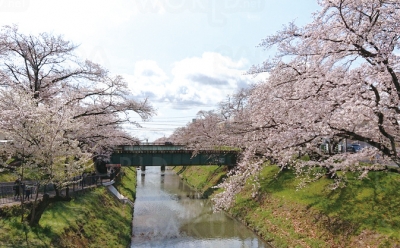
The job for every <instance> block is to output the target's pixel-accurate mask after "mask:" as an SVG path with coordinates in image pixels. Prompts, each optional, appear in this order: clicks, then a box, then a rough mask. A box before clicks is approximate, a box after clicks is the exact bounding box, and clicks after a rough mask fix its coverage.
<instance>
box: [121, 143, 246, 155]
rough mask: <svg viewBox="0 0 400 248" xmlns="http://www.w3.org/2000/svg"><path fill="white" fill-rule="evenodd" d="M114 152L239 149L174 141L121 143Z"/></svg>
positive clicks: (226, 150)
mask: <svg viewBox="0 0 400 248" xmlns="http://www.w3.org/2000/svg"><path fill="white" fill-rule="evenodd" d="M114 150H115V152H117V153H118V152H136V151H186V152H192V151H195V150H198V151H200V152H201V151H215V152H239V151H240V149H238V148H233V147H222V146H220V147H218V146H209V147H201V148H197V149H196V148H195V147H190V146H187V145H185V144H176V143H174V144H173V143H169V142H166V143H144V144H137V145H121V146H118V147H116V148H115V149H114Z"/></svg>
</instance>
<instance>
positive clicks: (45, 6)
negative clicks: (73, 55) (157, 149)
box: [0, 0, 319, 141]
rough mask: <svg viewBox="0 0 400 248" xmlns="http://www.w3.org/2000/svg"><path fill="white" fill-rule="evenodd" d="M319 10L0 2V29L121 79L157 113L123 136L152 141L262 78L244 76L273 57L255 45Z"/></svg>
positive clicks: (260, 3)
mask: <svg viewBox="0 0 400 248" xmlns="http://www.w3.org/2000/svg"><path fill="white" fill-rule="evenodd" d="M318 9H319V6H318V4H317V1H316V0H296V1H293V0H292V1H289V0H115V1H103V0H97V1H94V0H84V1H76V0H69V1H59V0H2V1H0V25H1V26H3V25H10V24H17V25H18V26H19V27H20V30H21V32H23V33H32V34H37V33H39V32H52V33H54V34H56V35H59V34H61V35H63V36H64V38H65V39H67V40H71V41H72V42H74V43H75V44H80V46H79V48H78V50H77V53H78V55H79V56H81V57H82V58H87V59H90V60H93V61H94V62H97V63H99V64H101V65H103V66H104V67H106V68H107V69H108V70H109V71H110V73H112V74H120V75H122V76H124V78H125V79H126V81H127V82H128V84H129V87H130V89H131V90H132V92H133V95H134V96H135V97H136V98H137V99H143V98H145V97H147V98H148V99H149V100H150V102H151V103H152V104H153V106H154V107H155V108H156V109H157V110H158V111H157V112H158V114H157V116H155V117H154V118H153V119H152V120H151V121H149V122H146V123H143V124H142V126H143V128H142V129H137V128H135V127H131V126H130V127H127V129H128V130H129V131H130V132H131V133H132V134H133V135H135V136H137V137H139V138H140V139H143V140H145V139H148V140H149V141H152V140H154V139H156V138H158V137H163V136H169V135H170V134H171V133H172V131H173V130H174V128H176V127H179V126H184V125H186V124H187V123H188V122H190V121H191V120H192V119H193V118H195V116H196V113H197V112H198V111H199V110H210V109H215V108H216V106H217V104H218V102H220V101H222V100H224V99H225V97H226V96H227V95H228V94H232V93H234V92H235V91H236V90H237V89H238V88H240V87H246V86H247V85H249V84H250V83H254V82H256V81H259V80H262V79H263V78H265V76H266V75H259V76H257V77H253V76H248V75H244V73H245V72H246V71H247V70H248V69H249V68H250V67H251V66H252V65H255V64H259V63H261V62H262V61H263V60H265V59H267V58H268V57H270V56H272V55H273V51H264V50H263V49H262V48H260V47H257V45H258V44H259V43H260V42H261V40H262V39H263V38H265V37H266V36H268V35H271V34H274V33H275V32H276V31H278V30H280V29H281V28H282V26H283V25H284V24H287V23H288V22H290V21H295V23H296V24H298V25H304V24H306V23H308V22H310V21H311V16H312V13H313V12H315V11H316V10H318Z"/></svg>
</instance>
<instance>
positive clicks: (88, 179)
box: [0, 175, 110, 205]
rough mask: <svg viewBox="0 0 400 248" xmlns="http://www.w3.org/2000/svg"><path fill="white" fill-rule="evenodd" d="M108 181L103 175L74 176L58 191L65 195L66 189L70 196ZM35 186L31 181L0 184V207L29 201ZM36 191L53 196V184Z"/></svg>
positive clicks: (41, 186) (34, 193)
mask: <svg viewBox="0 0 400 248" xmlns="http://www.w3.org/2000/svg"><path fill="white" fill-rule="evenodd" d="M109 180H110V179H108V178H105V176H104V175H89V176H76V177H74V178H72V179H71V180H70V181H71V182H72V183H70V184H69V185H68V186H66V187H64V188H63V189H61V190H60V194H62V195H65V194H66V190H67V188H68V191H69V194H70V195H71V196H72V195H74V194H76V193H78V192H79V191H82V190H83V189H85V188H90V187H93V186H101V185H103V183H104V182H106V181H109ZM36 186H37V185H36V183H35V182H33V181H22V182H20V184H19V185H17V184H15V183H12V182H0V205H4V204H11V203H17V202H21V198H23V200H24V201H31V200H32V199H33V197H35V195H36V193H37V192H36V188H37V187H36ZM38 191H39V192H38V193H39V196H43V195H44V194H49V195H55V189H54V184H45V185H40V186H39V188H38Z"/></svg>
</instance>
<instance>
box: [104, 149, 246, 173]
mask: <svg viewBox="0 0 400 248" xmlns="http://www.w3.org/2000/svg"><path fill="white" fill-rule="evenodd" d="M193 152H194V149H193V148H189V147H187V146H185V145H179V144H178V145H175V144H170V143H168V142H167V143H165V144H156V143H147V144H140V145H124V146H118V147H117V148H115V149H114V153H113V154H112V155H111V158H110V163H111V164H120V165H121V166H127V165H133V166H141V167H142V170H144V169H145V166H161V167H164V168H165V166H176V165H184V166H190V165H228V166H234V165H235V164H236V158H237V155H238V153H239V151H238V150H237V149H229V148H220V149H219V148H215V147H214V148H212V147H210V148H202V149H200V150H198V152H197V154H195V155H193Z"/></svg>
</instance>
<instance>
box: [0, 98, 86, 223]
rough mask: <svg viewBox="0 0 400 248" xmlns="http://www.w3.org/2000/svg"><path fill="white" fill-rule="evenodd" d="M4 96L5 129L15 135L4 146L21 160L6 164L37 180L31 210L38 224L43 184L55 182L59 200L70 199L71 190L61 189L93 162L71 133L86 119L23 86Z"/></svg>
mask: <svg viewBox="0 0 400 248" xmlns="http://www.w3.org/2000/svg"><path fill="white" fill-rule="evenodd" d="M0 97H1V99H2V100H1V101H0V113H1V116H2V117H3V118H2V119H1V120H0V124H1V126H2V131H3V132H4V133H5V134H6V135H7V136H8V137H12V142H8V143H6V144H5V145H4V146H3V149H5V151H6V152H7V153H8V154H10V155H11V156H12V158H13V159H14V160H16V161H19V162H20V164H19V166H17V167H15V166H14V165H8V164H3V166H5V167H6V168H9V169H11V170H12V171H14V173H15V174H17V175H18V177H19V178H20V179H21V180H23V179H24V177H25V175H28V177H29V178H30V179H31V180H32V179H33V180H35V181H36V192H37V193H36V196H35V201H34V205H33V208H32V213H31V215H32V216H34V217H33V218H32V219H31V220H30V221H31V224H37V223H38V221H39V219H40V216H37V215H36V214H35V210H36V205H37V200H38V192H39V190H38V188H39V186H40V185H41V184H53V185H54V186H55V189H56V197H54V199H55V200H70V198H69V195H68V194H67V195H66V197H65V198H62V197H60V195H59V190H60V189H62V188H65V187H66V186H68V184H70V183H72V181H71V180H72V178H73V177H74V176H76V175H80V174H81V173H82V172H83V171H84V170H86V169H88V166H89V165H92V164H93V163H90V159H91V154H89V153H84V152H83V151H82V149H81V148H80V147H79V145H80V142H79V141H78V140H76V139H73V138H71V137H70V135H69V133H73V132H74V130H79V129H80V128H81V127H82V126H83V125H84V124H85V123H82V122H80V121H79V120H74V119H73V117H74V114H75V113H74V110H73V109H71V108H68V106H67V105H65V104H64V103H62V102H61V101H52V103H53V104H52V105H51V106H49V105H46V104H42V103H39V101H38V100H37V99H36V98H34V97H33V94H32V93H27V92H25V91H20V90H13V91H5V90H2V91H1V92H0ZM51 200H52V199H48V200H47V202H46V201H43V204H47V205H48V203H50V202H51ZM21 201H23V197H21ZM43 204H42V205H43ZM41 213H42V211H41V212H40V214H41Z"/></svg>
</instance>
